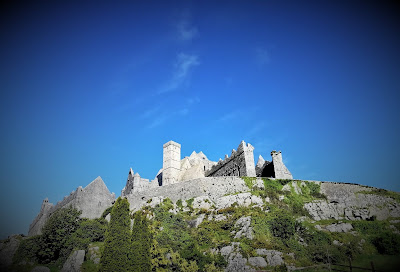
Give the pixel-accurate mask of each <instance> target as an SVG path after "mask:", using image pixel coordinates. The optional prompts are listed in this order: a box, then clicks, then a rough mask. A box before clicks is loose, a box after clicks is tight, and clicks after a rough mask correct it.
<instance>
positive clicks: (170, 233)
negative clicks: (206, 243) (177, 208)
mask: <svg viewBox="0 0 400 272" xmlns="http://www.w3.org/2000/svg"><path fill="white" fill-rule="evenodd" d="M154 217H155V220H156V221H158V222H159V223H160V225H161V227H163V230H162V231H160V232H158V233H157V234H156V236H155V238H156V239H157V242H158V244H159V245H160V246H161V247H166V248H168V247H171V248H172V249H173V250H174V251H178V250H179V249H180V248H181V247H182V244H185V242H186V241H188V240H190V239H191V237H190V235H189V233H188V230H187V223H186V222H185V220H184V219H183V217H182V215H179V214H178V215H176V214H172V213H169V212H168V211H166V210H165V209H163V208H162V207H156V208H155V209H154Z"/></svg>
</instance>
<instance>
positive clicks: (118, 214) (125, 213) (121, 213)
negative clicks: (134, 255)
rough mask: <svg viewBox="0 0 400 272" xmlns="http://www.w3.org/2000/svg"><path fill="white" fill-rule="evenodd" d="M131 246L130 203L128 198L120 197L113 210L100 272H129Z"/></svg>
mask: <svg viewBox="0 0 400 272" xmlns="http://www.w3.org/2000/svg"><path fill="white" fill-rule="evenodd" d="M130 244H131V237H130V218H129V202H128V200H127V199H126V198H120V197H119V198H118V199H117V201H116V202H115V204H114V206H113V208H112V210H111V219H110V223H109V225H108V229H107V231H106V237H105V241H104V252H103V254H102V256H101V260H100V271H104V272H114V271H129V266H130V262H129V259H128V254H129V250H130V246H131V245H130Z"/></svg>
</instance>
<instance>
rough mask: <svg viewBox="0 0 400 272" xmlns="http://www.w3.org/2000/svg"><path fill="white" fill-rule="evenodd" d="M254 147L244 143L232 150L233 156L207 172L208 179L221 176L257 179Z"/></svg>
mask: <svg viewBox="0 0 400 272" xmlns="http://www.w3.org/2000/svg"><path fill="white" fill-rule="evenodd" d="M253 150H254V147H253V146H252V145H251V144H247V145H246V143H245V142H244V141H242V142H241V143H240V144H239V147H238V149H237V151H236V150H234V149H233V150H232V153H231V156H230V157H228V155H226V156H225V159H224V160H223V161H222V160H220V161H219V162H218V163H217V164H216V165H214V166H213V167H212V168H211V169H210V170H209V171H206V173H205V176H206V177H219V176H238V177H255V176H256V170H255V165H254V154H253Z"/></svg>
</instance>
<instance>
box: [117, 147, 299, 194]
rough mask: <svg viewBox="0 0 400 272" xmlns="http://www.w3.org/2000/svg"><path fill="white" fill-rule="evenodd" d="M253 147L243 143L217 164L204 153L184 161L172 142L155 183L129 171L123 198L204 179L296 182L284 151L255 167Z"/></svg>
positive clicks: (178, 148) (273, 153)
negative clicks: (287, 180) (263, 179)
mask: <svg viewBox="0 0 400 272" xmlns="http://www.w3.org/2000/svg"><path fill="white" fill-rule="evenodd" d="M253 150H254V147H253V146H252V145H251V144H249V143H248V144H246V143H245V142H244V141H242V142H241V143H240V144H239V146H238V148H237V150H235V149H233V150H232V153H231V155H230V156H228V155H225V159H224V160H222V159H220V160H219V161H218V162H214V161H210V160H209V159H208V158H207V157H206V155H205V154H204V153H203V152H201V151H200V152H199V153H196V152H195V151H193V152H192V154H191V155H190V156H189V157H185V158H183V159H181V145H180V144H178V143H176V142H174V141H169V142H167V143H165V144H164V145H163V167H162V168H161V169H160V171H158V173H157V176H156V177H155V179H153V180H151V181H150V180H148V179H143V178H141V177H140V175H139V174H138V173H136V174H135V173H134V172H133V170H132V168H131V169H130V170H129V174H128V179H127V182H126V186H125V188H124V189H123V190H122V192H121V196H127V195H129V194H132V193H136V192H143V191H146V190H151V189H154V188H157V187H159V186H165V185H170V184H175V183H179V182H184V181H188V180H193V179H198V178H204V177H220V176H238V177H270V178H277V179H293V176H292V174H291V173H290V171H289V170H288V169H287V168H286V166H285V165H284V163H283V161H282V153H281V151H279V152H277V151H272V152H271V157H272V158H271V161H265V160H264V158H263V157H262V156H261V155H260V156H259V158H258V162H257V164H256V165H255V164H254V154H253Z"/></svg>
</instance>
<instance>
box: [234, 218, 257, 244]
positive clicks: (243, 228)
mask: <svg viewBox="0 0 400 272" xmlns="http://www.w3.org/2000/svg"><path fill="white" fill-rule="evenodd" d="M250 224H251V216H246V217H245V216H243V217H241V218H239V219H238V220H237V221H236V223H235V228H240V230H239V231H238V232H237V233H236V234H235V239H236V238H240V237H242V236H244V237H246V238H248V239H250V240H252V239H253V228H252V227H250Z"/></svg>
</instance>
